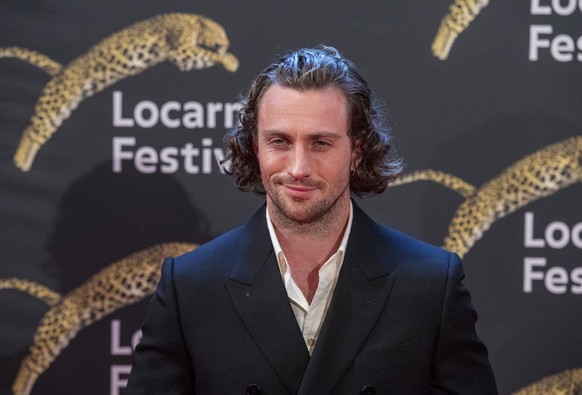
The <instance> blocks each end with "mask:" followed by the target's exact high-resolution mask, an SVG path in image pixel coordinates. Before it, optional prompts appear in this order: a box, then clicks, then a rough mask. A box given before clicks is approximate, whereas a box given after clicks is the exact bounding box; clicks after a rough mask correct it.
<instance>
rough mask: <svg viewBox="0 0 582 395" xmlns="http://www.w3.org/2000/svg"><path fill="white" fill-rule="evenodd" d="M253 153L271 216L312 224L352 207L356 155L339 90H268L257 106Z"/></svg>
mask: <svg viewBox="0 0 582 395" xmlns="http://www.w3.org/2000/svg"><path fill="white" fill-rule="evenodd" d="M255 152H256V155H257V158H258V161H259V165H260V169H261V178H262V181H263V185H264V187H265V190H266V192H267V205H268V207H269V210H270V212H271V213H272V215H283V216H284V218H286V219H288V220H292V221H295V222H299V223H311V222H315V221H318V220H320V219H322V218H323V217H324V216H325V215H326V214H328V213H330V212H331V211H332V210H333V209H334V208H337V207H348V206H347V205H349V198H350V191H349V177H350V168H351V162H352V160H353V156H354V153H353V150H352V144H351V141H350V138H349V136H348V114H347V103H346V98H345V96H344V94H343V93H342V92H341V91H340V90H339V89H338V88H335V87H328V88H325V89H320V90H307V91H298V90H294V89H289V88H283V87H280V86H278V85H273V86H271V87H270V88H268V89H267V92H266V93H265V95H264V96H263V99H262V101H261V103H260V105H259V118H258V135H257V143H256V146H255ZM338 204H339V205H340V206H338Z"/></svg>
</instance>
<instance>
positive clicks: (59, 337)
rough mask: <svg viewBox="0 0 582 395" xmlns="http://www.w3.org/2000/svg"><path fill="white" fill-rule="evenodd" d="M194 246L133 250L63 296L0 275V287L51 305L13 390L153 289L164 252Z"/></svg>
mask: <svg viewBox="0 0 582 395" xmlns="http://www.w3.org/2000/svg"><path fill="white" fill-rule="evenodd" d="M196 247H197V245H196V244H192V243H165V244H158V245H155V246H153V247H150V248H147V249H145V250H142V251H139V252H136V253H134V254H131V255H129V256H127V257H125V258H123V259H121V260H119V261H117V262H114V263H113V264H111V265H109V266H108V267H107V268H105V269H103V270H101V271H99V272H98V273H97V274H95V275H94V276H92V277H91V278H90V279H89V280H88V281H87V282H86V283H85V284H83V285H81V286H79V287H77V288H75V289H73V290H72V291H71V292H70V293H68V294H67V295H65V296H63V297H61V296H60V295H58V294H57V293H55V292H53V291H50V290H48V289H46V288H45V287H43V286H41V285H38V284H35V283H32V282H28V281H26V280H16V279H10V280H0V289H2V288H5V289H8V288H14V289H20V290H22V291H24V292H28V293H30V294H31V295H33V296H36V297H39V298H42V299H43V300H44V301H45V302H46V303H47V304H49V305H51V306H52V307H51V308H50V309H49V310H48V311H47V313H46V314H45V315H44V316H43V318H42V319H41V321H40V324H39V326H38V329H37V330H36V332H35V334H34V342H33V344H32V346H31V347H30V349H29V354H28V355H27V356H26V357H25V358H24V359H23V360H22V362H21V364H20V369H19V371H18V374H17V376H16V379H15V381H14V384H13V385H12V391H13V393H14V394H15V395H28V394H30V391H31V390H32V387H33V386H34V383H35V382H36V380H37V379H38V377H39V376H40V375H41V374H42V373H44V371H46V370H47V369H48V367H49V366H50V364H51V363H52V362H53V361H54V360H55V358H57V357H58V356H59V354H60V353H61V352H62V351H63V350H64V349H65V348H66V347H67V346H68V345H69V343H70V341H71V340H73V339H74V338H75V336H76V335H77V333H78V332H79V331H80V330H81V329H83V328H85V327H87V326H89V325H91V324H93V323H95V322H97V321H99V320H101V319H102V318H104V317H106V316H108V315H109V314H111V313H113V312H114V311H116V310H118V309H120V308H122V307H124V306H128V305H131V304H134V303H137V302H139V301H140V300H142V299H143V298H145V297H146V296H148V295H151V294H152V293H153V292H154V290H155V288H156V284H157V282H158V280H159V279H160V265H161V262H162V261H163V259H164V258H165V257H167V256H177V255H182V254H184V253H186V252H188V251H191V250H193V249H195V248H196Z"/></svg>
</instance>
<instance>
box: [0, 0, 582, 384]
mask: <svg viewBox="0 0 582 395" xmlns="http://www.w3.org/2000/svg"><path fill="white" fill-rule="evenodd" d="M538 3H539V4H542V5H545V6H549V4H550V2H549V1H547V2H545V3H544V2H543V1H541V0H540V1H539V2H538ZM562 3H564V4H566V3H567V2H562ZM450 4H451V3H450V2H449V1H448V0H439V1H436V2H411V1H398V2H387V1H367V2H360V1H337V0H336V1H317V2H315V1H296V2H272V1H257V0H253V1H245V2H226V1H217V0H214V1H189V2H185V1H171V0H170V1H165V2H140V1H125V2H115V1H101V2H91V3H86V2H80V3H79V4H73V3H71V2H67V1H50V2H49V1H16V0H8V1H3V2H1V3H0V47H11V46H17V47H21V48H29V49H34V50H36V51H39V52H41V53H43V54H45V55H47V56H49V57H51V58H52V59H54V60H56V61H58V62H61V63H63V64H66V63H68V62H69V61H71V60H73V59H75V58H77V57H78V56H80V55H81V54H83V53H84V52H85V51H87V50H88V49H89V48H90V47H91V46H92V45H94V44H95V43H97V42H98V41H100V40H101V39H103V38H105V37H106V36H108V35H110V34H112V33H114V32H116V31H118V30H120V29H123V28H125V27H127V26H128V25H130V24H131V23H133V22H137V21H140V20H143V19H146V18H150V17H152V16H154V15H158V14H162V13H167V12H186V13H196V14H202V15H205V16H207V17H210V18H212V19H214V20H215V21H217V22H218V23H219V24H220V25H221V26H222V27H224V29H225V30H226V32H227V34H228V36H229V38H230V42H231V46H230V52H232V53H233V54H234V55H236V56H237V57H238V59H239V60H240V68H239V69H238V71H236V72H235V73H229V72H227V71H226V70H224V69H223V68H221V67H219V66H218V67H213V68H210V69H205V70H196V71H191V72H180V71H179V70H178V69H177V68H176V67H175V66H174V65H172V64H170V63H167V62H166V63H162V64H160V65H158V66H155V67H153V68H150V69H148V70H146V71H144V72H143V73H141V74H139V75H137V76H135V77H132V78H129V79H125V80H123V81H120V82H118V83H117V84H115V85H114V86H112V87H110V88H107V89H106V90H104V91H103V92H101V93H99V94H96V95H95V96H92V97H90V98H88V99H86V100H84V101H83V102H82V103H81V104H80V105H79V107H78V108H77V109H76V110H75V111H74V112H73V113H72V115H71V117H70V118H69V119H67V120H66V121H65V122H64V124H63V125H62V126H61V127H60V128H59V130H58V131H57V132H56V133H55V134H54V136H53V137H52V139H50V140H49V141H48V142H47V143H46V144H45V145H44V146H43V147H42V148H41V149H40V151H39V154H38V156H37V158H36V160H35V162H34V164H33V166H32V169H31V170H30V171H29V172H22V171H20V170H18V169H17V168H16V167H15V166H14V165H13V162H12V156H13V154H14V151H15V150H16V147H17V145H18V142H19V139H20V135H21V133H22V131H23V130H24V128H25V127H26V126H27V125H28V123H29V120H30V117H31V116H32V115H33V114H34V106H35V103H36V101H37V99H38V97H39V95H40V92H41V91H42V88H43V87H44V85H45V84H46V83H47V82H48V81H49V79H50V77H49V76H48V75H47V74H46V73H44V72H43V71H41V70H40V69H38V68H36V67H33V66H31V65H29V64H27V63H25V62H23V61H20V60H16V59H0V128H1V129H0V130H1V137H0V278H13V277H14V278H21V279H26V280H31V281H36V282H38V283H41V284H43V285H46V286H48V287H49V288H51V289H53V290H55V291H58V292H60V293H66V292H68V291H70V290H71V289H73V288H75V287H77V286H79V285H81V284H82V283H83V282H84V281H86V280H87V279H88V278H89V277H90V276H91V275H93V274H95V273H96V272H97V271H98V270H99V269H101V268H104V267H106V266H108V265H109V264H110V263H112V262H114V261H115V260H118V259H120V258H122V257H125V256H127V255H129V254H130V253H132V252H134V251H137V250H141V249H144V248H147V247H149V246H151V245H153V244H156V243H160V242H168V241H188V242H194V243H201V242H204V241H206V240H208V239H209V238H212V237H214V236H216V235H218V234H220V233H222V232H224V231H226V230H227V229H230V228H232V227H233V226H235V225H238V224H240V223H242V222H243V221H245V220H246V219H247V218H248V217H249V216H250V214H251V213H252V212H253V211H254V210H255V209H256V208H257V207H258V206H259V205H260V204H261V203H262V199H261V198H260V197H256V196H252V195H247V194H243V193H241V192H238V191H237V190H236V189H235V188H234V186H233V180H232V179H230V178H229V177H227V176H224V175H222V174H220V173H219V172H218V171H217V170H216V168H214V169H213V173H212V174H197V175H189V174H187V173H186V172H184V171H183V170H180V171H178V172H176V173H175V174H171V175H166V174H161V173H156V174H141V173H139V172H137V171H136V170H135V169H132V168H131V165H128V164H127V163H126V164H124V171H123V172H122V173H114V172H113V171H112V139H113V138H114V137H116V136H134V137H135V138H136V139H137V145H138V146H144V145H148V146H152V147H155V148H156V149H158V150H159V149H161V148H163V147H166V146H177V147H180V146H183V145H184V144H185V143H187V142H192V143H193V144H194V145H195V146H200V145H201V140H202V138H212V139H213V144H214V145H215V146H219V145H220V139H221V138H222V136H223V135H224V132H225V130H224V129H223V128H222V127H221V125H220V122H219V127H217V128H202V129H195V130H189V129H186V128H183V127H181V128H178V129H170V128H167V127H165V126H163V125H161V124H159V125H158V126H156V127H155V128H152V129H142V128H139V127H135V128H115V127H113V124H112V116H113V115H112V111H113V110H112V103H113V99H112V96H113V92H114V91H121V92H123V98H124V102H123V105H124V112H125V115H127V116H129V114H130V112H131V110H132V109H133V106H135V104H136V103H138V102H140V101H143V100H151V101H153V102H155V103H157V104H158V105H161V104H162V103H165V102H167V101H170V100H175V101H178V102H181V103H183V102H186V101H189V100H194V101H198V102H200V103H202V104H206V103H208V102H234V101H236V100H237V95H238V93H239V92H242V91H244V90H245V89H246V87H247V86H248V84H249V82H250V80H251V79H252V78H253V77H254V76H255V75H256V74H257V73H258V72H259V71H260V70H261V69H262V68H263V67H264V66H265V65H266V64H267V63H268V62H269V61H270V60H271V59H272V58H273V57H274V56H275V55H276V54H280V53H282V52H285V51H286V50H288V49H295V48H298V47H302V46H313V45H316V44H318V43H326V44H330V45H334V46H336V47H337V48H339V49H340V50H341V51H342V52H343V53H344V54H345V55H346V56H347V57H349V58H351V59H352V60H354V61H355V62H356V64H357V65H358V66H359V69H360V70H361V72H362V74H363V75H364V76H365V77H367V79H368V80H369V82H370V84H371V85H372V87H373V88H374V90H375V91H376V93H377V94H378V96H380V97H381V98H382V99H383V100H384V102H385V103H386V107H387V108H388V109H389V114H390V123H391V125H392V126H393V131H394V135H395V136H396V139H397V143H398V148H399V150H400V151H401V153H402V154H403V155H404V157H405V159H406V163H407V168H406V171H407V172H412V171H414V170H418V169H433V170H439V171H444V172H448V173H452V174H455V175H456V176H459V177H461V178H462V179H464V180H465V181H467V182H469V183H472V184H473V185H475V186H480V185H482V184H483V183H484V182H486V181H488V180H489V179H491V178H493V177H495V176H496V175H498V174H499V173H500V172H502V171H503V170H504V169H505V168H506V167H507V166H509V165H511V164H512V163H513V162H515V161H516V160H519V159H521V158H523V157H524V156H526V155H528V154H531V153H533V152H534V151H536V150H538V149H541V148H543V147H545V146H547V145H548V144H551V143H554V142H558V141H561V140H564V139H565V138H567V137H570V136H575V135H577V136H580V135H581V134H582V111H581V104H582V93H581V92H582V90H581V89H580V87H581V86H582V66H581V62H580V61H579V60H574V61H572V62H559V61H557V60H555V59H553V58H552V57H551V55H550V51H549V50H548V49H542V50H540V60H538V61H535V62H533V61H530V60H528V45H529V40H530V37H529V36H530V33H529V31H530V26H531V25H536V24H542V25H551V26H552V27H553V30H554V36H555V35H556V34H568V35H569V36H571V37H573V39H574V41H575V40H576V39H578V37H580V35H581V34H582V29H581V28H580V27H581V26H582V23H581V22H582V11H580V10H579V9H576V11H575V12H574V13H573V14H572V15H569V16H559V15H555V13H554V14H552V15H532V14H531V9H530V7H531V4H530V2H527V1H522V2H503V1H492V2H491V4H490V5H489V6H487V7H486V8H484V9H483V10H482V11H481V13H480V14H479V15H478V16H477V18H476V19H475V20H474V21H473V22H472V23H471V24H470V26H469V27H468V29H467V30H466V31H464V32H463V33H462V34H460V35H459V37H458V39H457V40H456V42H455V44H454V46H453V48H452V51H451V54H450V56H449V58H448V59H447V60H445V61H441V60H438V59H437V58H436V57H435V56H433V55H432V53H431V43H432V40H433V38H434V36H435V34H436V31H437V30H438V27H439V24H440V20H441V18H442V17H443V16H444V15H445V14H447V12H448V7H449V6H450ZM576 54H578V56H579V57H582V55H581V54H582V48H579V49H578V48H574V58H576ZM219 120H220V118H219ZM581 188H582V187H581V185H580V184H579V183H577V184H575V185H573V186H571V187H569V188H567V189H564V190H562V191H559V192H558V193H556V194H554V195H552V196H550V197H547V198H545V199H542V200H539V201H536V202H534V203H532V204H530V205H528V206H527V207H525V208H523V209H520V210H518V211H517V212H516V213H513V214H511V215H510V216H508V217H506V218H503V219H501V220H499V221H497V222H495V223H494V224H493V226H492V228H491V229H490V230H489V231H488V232H487V233H485V235H484V237H483V238H482V239H481V240H479V241H478V242H477V243H476V244H475V246H474V247H473V248H472V249H471V251H470V252H469V253H468V254H467V255H466V256H465V259H464V261H465V268H466V272H467V279H466V282H467V285H468V286H469V287H470V290H471V291H472V294H473V300H474V304H475V306H476V308H477V309H478V312H479V316H480V319H479V323H478V330H479V333H480V334H481V336H482V338H483V339H484V340H485V341H486V343H487V345H488V347H489V350H490V356H491V361H492V364H493V368H494V370H495V373H496V376H497V379H498V383H499V389H500V391H501V393H511V392H513V391H516V390H517V389H519V388H521V387H524V386H526V385H529V384H531V383H532V382H534V381H536V380H539V379H542V378H544V377H547V376H549V375H552V374H555V373H559V372H562V371H564V370H566V369H572V368H581V367H582V357H580V355H582V342H580V333H581V332H582V321H581V319H580V317H579V312H580V307H582V305H581V303H580V298H581V296H580V295H579V294H575V293H573V292H570V291H568V292H567V293H565V294H563V295H556V294H552V293H550V292H548V291H547V290H546V289H545V288H544V285H543V281H537V282H535V284H534V291H533V292H532V293H524V292H523V289H522V288H523V286H522V284H523V261H524V257H529V256H538V257H546V258H547V262H548V267H552V266H561V267H564V268H565V269H566V270H567V271H568V272H570V271H572V270H574V269H576V268H578V267H581V266H582V260H581V253H580V252H581V251H580V248H579V247H576V246H575V245H573V244H572V243H569V244H568V246H567V247H566V248H564V249H560V250H554V249H551V248H545V249H539V250H534V249H530V248H525V247H524V241H523V239H524V213H525V212H533V213H534V215H535V218H536V222H535V235H536V237H542V235H543V229H544V228H545V226H546V225H547V224H548V223H550V222H553V221H562V222H564V223H566V224H568V225H569V226H570V227H574V225H575V224H577V223H580V222H581V221H582V211H581V210H580V207H581V205H580V199H581V197H582V189H581ZM461 202H462V198H461V197H460V196H459V195H457V194H456V193H454V192H453V191H451V190H449V189H447V188H445V187H443V186H442V185H438V184H436V183H430V182H418V183H413V184H410V185H404V186H398V187H394V188H392V189H389V190H388V191H387V192H386V193H385V194H383V195H382V196H378V197H375V198H372V199H370V200H366V201H362V202H361V205H362V206H363V207H364V208H365V209H366V210H367V211H368V212H369V213H370V214H372V215H373V216H374V217H375V218H377V219H378V220H379V221H380V222H382V223H384V224H387V225H391V226H395V227H397V228H400V229H402V230H404V231H406V232H408V233H410V234H412V235H414V236H416V237H418V238H421V239H424V240H426V241H429V242H432V243H434V244H437V245H441V244H442V241H443V239H444V237H445V236H446V234H447V226H448V223H449V221H450V219H451V218H452V216H453V214H454V211H455V209H456V208H457V207H458V206H459V205H460V204H461ZM145 308H146V302H145V301H142V302H140V303H138V304H136V305H133V306H129V307H126V308H123V309H122V310H120V311H118V312H116V313H114V314H113V315H111V316H108V317H105V318H104V319H102V320H101V321H99V322H98V323H96V324H94V325H92V326H90V327H88V328H85V329H83V330H82V331H81V332H80V333H79V334H78V335H77V336H76V338H75V339H74V340H73V341H72V342H71V344H70V345H69V346H68V347H67V348H66V349H65V350H64V351H63V353H62V354H61V355H60V356H59V357H58V358H57V359H56V360H55V362H54V363H53V364H52V365H51V366H50V367H49V369H48V370H47V371H46V372H45V373H44V374H42V375H41V376H40V378H39V380H38V381H37V382H36V384H35V386H34V389H33V391H32V393H33V394H55V393H63V394H75V393H84V394H105V393H114V392H111V389H110V386H111V380H112V378H111V372H110V370H111V367H112V365H127V364H129V363H130V359H131V357H130V356H119V355H112V353H111V350H110V344H111V333H112V330H111V322H112V320H119V321H120V322H121V342H122V343H123V345H127V344H129V341H130V338H131V336H132V334H133V333H134V331H135V330H136V329H137V328H139V325H140V323H141V321H142V319H143V316H144V313H145ZM47 310H48V307H47V306H46V305H45V304H43V303H42V302H40V301H38V300H36V299H35V298H33V297H31V296H28V295H26V294H24V293H22V292H19V291H15V290H3V291H0V317H1V318H0V393H2V394H8V393H10V387H11V385H12V382H13V380H14V377H15V376H16V373H17V371H18V368H19V365H20V362H21V360H22V359H23V358H24V357H25V356H26V355H27V353H28V347H29V345H30V344H31V343H32V341H33V335H34V332H35V330H36V328H37V326H38V324H39V321H40V319H41V318H42V316H43V315H44V314H45V313H46V312H47ZM121 393H122V392H121Z"/></svg>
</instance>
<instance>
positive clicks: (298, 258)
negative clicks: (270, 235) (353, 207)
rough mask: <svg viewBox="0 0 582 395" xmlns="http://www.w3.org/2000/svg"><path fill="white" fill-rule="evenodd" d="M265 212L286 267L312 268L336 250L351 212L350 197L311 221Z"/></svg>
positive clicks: (337, 202)
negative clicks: (269, 219)
mask: <svg viewBox="0 0 582 395" xmlns="http://www.w3.org/2000/svg"><path fill="white" fill-rule="evenodd" d="M267 209H268V210H269V216H270V218H271V222H272V223H273V227H274V228H275V233H276V234H277V238H278V240H279V244H280V245H281V248H282V249H283V252H284V254H285V257H286V258H287V260H288V262H289V265H290V266H292V267H295V266H299V265H300V266H302V267H305V268H306V267H309V268H311V269H315V268H317V267H320V266H321V265H323V264H324V263H325V262H326V261H327V259H328V258H329V257H330V256H332V255H333V254H334V253H335V252H336V251H337V250H338V248H339V246H340V244H341V240H342V237H343V234H344V231H345V228H346V225H347V222H348V217H349V213H350V199H349V195H345V196H342V197H341V198H340V199H338V200H337V201H336V202H335V204H333V205H332V207H331V208H330V210H329V211H328V212H327V213H325V214H324V215H323V216H321V217H320V218H318V219H317V220H315V221H311V222H298V221H294V220H292V219H289V218H288V217H286V216H284V215H283V214H281V213H280V212H278V211H277V210H274V209H273V208H272V205H269V202H268V201H267Z"/></svg>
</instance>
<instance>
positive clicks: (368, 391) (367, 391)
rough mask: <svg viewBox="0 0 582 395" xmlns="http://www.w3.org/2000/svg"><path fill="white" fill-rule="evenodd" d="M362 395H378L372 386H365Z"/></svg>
mask: <svg viewBox="0 0 582 395" xmlns="http://www.w3.org/2000/svg"><path fill="white" fill-rule="evenodd" d="M360 395H376V388H374V387H372V386H371V385H365V386H363V387H362V389H361V390H360Z"/></svg>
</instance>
